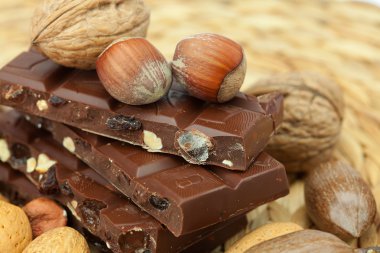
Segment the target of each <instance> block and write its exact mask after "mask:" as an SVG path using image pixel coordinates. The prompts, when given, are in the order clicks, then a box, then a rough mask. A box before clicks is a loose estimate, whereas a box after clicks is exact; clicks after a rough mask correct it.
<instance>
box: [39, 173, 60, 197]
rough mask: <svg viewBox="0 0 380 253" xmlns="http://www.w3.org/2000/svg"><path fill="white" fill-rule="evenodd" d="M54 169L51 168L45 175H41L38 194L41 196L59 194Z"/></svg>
mask: <svg viewBox="0 0 380 253" xmlns="http://www.w3.org/2000/svg"><path fill="white" fill-rule="evenodd" d="M55 172H56V167H55V166H53V167H51V168H50V169H49V170H48V171H47V173H45V174H43V175H42V178H41V180H40V189H39V190H40V192H41V193H43V194H56V193H58V192H59V186H58V182H57V178H56V174H55Z"/></svg>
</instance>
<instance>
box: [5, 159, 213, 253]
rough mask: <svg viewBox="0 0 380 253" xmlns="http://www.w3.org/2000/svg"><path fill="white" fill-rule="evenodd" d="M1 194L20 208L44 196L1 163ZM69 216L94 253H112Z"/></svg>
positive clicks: (17, 173) (27, 181) (199, 244)
mask: <svg viewBox="0 0 380 253" xmlns="http://www.w3.org/2000/svg"><path fill="white" fill-rule="evenodd" d="M0 193H1V194H3V195H4V196H5V197H7V198H8V199H9V200H10V202H11V203H12V204H15V205H19V206H24V205H25V204H26V203H27V202H29V201H31V200H33V199H36V198H39V197H43V196H44V195H42V194H41V193H40V192H39V191H38V189H37V188H36V186H35V185H34V184H33V183H32V182H30V181H29V180H28V179H27V178H26V177H25V175H23V174H22V173H20V172H19V171H16V170H14V169H12V168H11V167H10V166H9V165H8V164H5V163H1V162H0ZM44 197H46V196H44ZM67 214H68V224H67V225H68V226H70V227H73V228H74V229H76V230H78V231H79V232H80V233H81V234H82V235H83V236H84V237H85V238H86V240H87V242H88V244H89V246H90V249H91V252H92V253H98V252H99V253H100V252H102V253H109V252H111V250H110V249H108V248H107V245H106V244H105V243H104V242H103V241H102V240H100V238H98V237H96V236H94V235H92V234H91V233H90V232H89V231H88V230H87V229H86V228H85V227H83V225H82V223H81V222H78V221H77V220H76V219H75V218H73V217H72V215H71V213H70V211H69V210H67ZM211 238H215V236H211ZM217 239H218V238H217ZM209 240H210V239H209V237H207V238H206V239H205V242H207V243H208V242H209ZM193 247H202V244H201V243H197V244H195V245H194V246H192V247H190V248H189V249H190V250H191V248H193ZM194 252H195V251H194Z"/></svg>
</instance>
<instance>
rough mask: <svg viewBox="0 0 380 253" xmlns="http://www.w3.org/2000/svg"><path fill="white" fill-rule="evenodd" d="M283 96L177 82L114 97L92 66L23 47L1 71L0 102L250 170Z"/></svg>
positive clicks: (277, 118)
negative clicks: (205, 96) (215, 97)
mask: <svg viewBox="0 0 380 253" xmlns="http://www.w3.org/2000/svg"><path fill="white" fill-rule="evenodd" d="M282 100H283V98H282V96H281V95H280V94H273V95H272V96H271V100H270V101H265V103H266V104H268V102H269V104H270V105H272V106H267V107H266V109H268V110H264V108H263V107H262V106H261V104H260V99H259V100H258V99H257V98H256V97H253V96H247V95H244V94H242V93H239V94H238V95H237V96H236V97H235V98H234V99H233V100H232V101H229V102H228V103H224V104H212V103H208V102H204V101H201V100H198V99H196V98H193V97H191V96H189V95H188V94H187V93H186V92H185V91H184V90H183V89H181V88H180V87H179V85H177V83H176V82H175V81H174V83H173V87H172V89H171V90H170V92H169V93H168V95H167V96H166V97H165V98H163V99H161V100H160V101H158V102H156V103H154V104H150V105H144V106H130V105H126V104H123V103H120V102H118V101H116V100H115V99H113V98H112V97H111V96H110V95H109V94H108V93H107V92H106V90H105V89H104V88H103V86H102V84H101V83H100V81H99V78H98V76H97V74H96V72H95V71H82V70H76V69H69V68H65V67H62V66H60V65H57V64H56V63H54V62H52V61H51V60H49V59H47V58H45V57H44V56H42V55H41V54H39V53H37V52H34V51H29V52H25V53H22V54H21V55H19V56H18V57H17V58H15V59H14V60H13V61H11V62H10V63H9V64H8V65H6V66H5V67H4V68H3V69H2V70H1V71H0V103H2V104H3V105H8V106H12V107H14V108H17V109H19V110H22V111H24V112H26V113H29V114H32V115H36V116H41V117H45V118H47V119H50V120H54V121H58V122H61V123H65V124H68V125H71V126H74V127H77V128H80V129H82V130H85V131H88V132H94V133H96V134H99V135H103V136H108V137H111V138H113V139H118V140H121V141H124V142H128V143H132V144H135V145H139V146H142V147H143V148H145V149H148V150H149V151H152V152H162V153H170V154H173V155H179V156H182V157H183V158H185V159H186V160H187V161H188V162H190V163H194V164H209V165H216V166H220V167H224V168H227V169H230V170H243V171H244V170H246V169H247V168H248V167H249V165H250V164H251V163H252V162H253V161H254V159H255V158H256V157H257V156H258V155H259V154H260V153H261V151H262V150H263V149H264V148H265V146H266V145H267V143H268V141H269V138H270V137H271V136H272V135H273V133H274V131H275V129H276V127H277V126H278V125H279V123H280V122H281V120H282Z"/></svg>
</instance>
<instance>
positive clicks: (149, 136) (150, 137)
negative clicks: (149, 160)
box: [144, 130, 162, 151]
mask: <svg viewBox="0 0 380 253" xmlns="http://www.w3.org/2000/svg"><path fill="white" fill-rule="evenodd" d="M144 143H145V145H146V146H147V147H148V148H149V150H150V151H155V150H160V149H162V141H161V138H159V137H157V135H156V134H155V133H152V132H150V131H146V130H144Z"/></svg>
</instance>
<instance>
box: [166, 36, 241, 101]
mask: <svg viewBox="0 0 380 253" xmlns="http://www.w3.org/2000/svg"><path fill="white" fill-rule="evenodd" d="M246 68H247V66H246V59H245V55H244V51H243V48H242V47H241V46H240V45H239V44H238V43H236V42H234V41H232V40H230V39H228V38H226V37H223V36H221V35H217V34H211V33H204V34H197V35H194V36H191V37H188V38H186V39H184V40H182V41H180V42H179V43H178V45H177V48H176V50H175V54H174V58H173V64H172V70H173V76H174V77H175V79H176V80H177V81H178V82H179V83H180V84H182V85H183V86H184V87H185V88H186V89H187V91H188V92H189V94H190V95H192V96H194V97H197V98H199V99H202V100H206V101H210V102H218V103H223V102H226V101H228V100H231V99H232V98H233V97H234V96H235V95H236V94H237V92H238V91H239V89H240V87H241V86H242V84H243V81H244V78H245V73H246Z"/></svg>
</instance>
